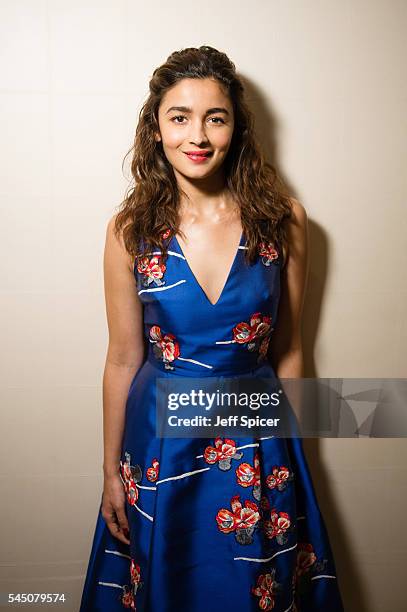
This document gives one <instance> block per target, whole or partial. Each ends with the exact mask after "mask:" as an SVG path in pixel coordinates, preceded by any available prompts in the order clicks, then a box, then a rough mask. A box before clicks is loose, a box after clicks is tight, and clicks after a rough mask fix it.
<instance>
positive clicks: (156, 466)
mask: <svg viewBox="0 0 407 612" xmlns="http://www.w3.org/2000/svg"><path fill="white" fill-rule="evenodd" d="M159 473H160V463H159V461H158V459H156V458H155V457H154V459H153V461H152V467H149V468H147V471H146V478H147V479H148V480H149V481H150V482H155V481H156V480H157V478H158V474H159Z"/></svg>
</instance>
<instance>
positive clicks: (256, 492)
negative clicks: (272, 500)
mask: <svg viewBox="0 0 407 612" xmlns="http://www.w3.org/2000/svg"><path fill="white" fill-rule="evenodd" d="M253 463H254V465H251V464H250V463H241V464H240V465H239V466H238V467H237V468H236V476H237V483H238V484H239V485H240V486H242V487H253V497H254V498H255V499H257V500H260V497H261V483H260V461H259V453H258V452H256V454H255V455H254V462H253Z"/></svg>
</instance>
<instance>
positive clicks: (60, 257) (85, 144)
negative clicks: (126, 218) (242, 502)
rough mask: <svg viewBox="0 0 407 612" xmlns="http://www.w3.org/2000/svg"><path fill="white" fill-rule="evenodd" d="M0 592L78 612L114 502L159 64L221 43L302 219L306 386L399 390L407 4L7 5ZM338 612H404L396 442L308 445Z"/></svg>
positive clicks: (401, 451)
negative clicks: (105, 493)
mask: <svg viewBox="0 0 407 612" xmlns="http://www.w3.org/2000/svg"><path fill="white" fill-rule="evenodd" d="M0 7H1V14H0V40H1V43H0V45H1V60H0V67H1V81H0V87H1V91H0V104H1V112H0V122H1V127H0V129H1V135H2V140H1V142H2V146H1V153H0V155H1V159H0V192H1V200H2V220H1V229H0V232H1V240H0V245H1V267H2V281H1V289H0V291H1V302H2V318H1V324H2V325H1V327H2V329H1V343H2V349H3V350H2V363H1V372H2V379H1V406H2V408H1V432H2V433H1V444H0V449H1V450H0V453H1V462H0V470H1V472H0V478H1V498H2V504H1V517H0V518H1V528H0V529H1V553H0V554H1V558H0V565H1V576H0V578H1V582H0V591H2V592H9V591H11V592H21V591H24V592H33V591H34V592H64V593H66V595H67V597H68V598H69V599H70V603H68V604H66V606H64V607H63V609H65V610H69V611H71V610H72V611H75V610H77V609H78V606H79V598H80V593H81V589H82V585H83V579H84V573H85V570H86V566H87V562H88V558H89V554H90V546H91V541H92V537H93V530H94V526H95V521H96V516H97V510H98V506H99V502H100V496H101V490H102V489H101V487H102V469H101V465H102V404H101V397H102V395H101V383H102V373H103V366H104V360H105V355H106V347H107V325H106V321H105V307H104V296H103V270H102V257H103V247H104V238H105V230H106V224H107V221H108V219H109V218H110V217H111V216H112V215H113V214H114V212H115V207H116V206H117V205H118V204H119V203H120V201H121V200H122V199H123V197H124V192H125V188H126V186H127V179H126V178H125V176H123V174H122V169H121V163H122V160H123V157H124V155H125V154H126V152H127V150H128V149H129V148H130V146H131V145H132V141H133V137H134V131H135V126H136V123H137V118H138V112H139V110H140V107H141V104H142V102H143V101H144V100H145V97H146V95H147V92H148V80H149V78H150V77H151V74H152V72H153V70H154V68H155V67H156V66H158V65H159V64H161V63H162V62H163V61H165V59H166V57H167V56H168V55H169V54H170V53H171V52H172V51H174V50H179V49H181V48H185V47H188V46H199V45H201V44H209V45H212V46H214V47H217V48H218V49H220V50H223V51H225V52H226V53H227V54H228V55H229V56H230V58H231V59H232V60H233V61H234V62H235V63H236V66H237V67H238V70H239V72H240V74H241V75H242V77H243V78H244V80H245V83H246V87H247V96H248V98H249V101H250V103H251V105H252V108H253V110H254V112H255V115H256V126H257V131H258V133H259V135H260V138H261V141H262V143H263V145H264V147H265V149H266V152H267V154H268V156H269V157H270V159H271V160H272V161H273V162H274V163H275V164H276V165H277V166H278V168H279V169H280V171H281V173H282V175H283V177H284V178H285V180H286V181H287V183H288V185H289V187H290V189H291V190H292V192H293V195H295V196H296V197H297V198H298V199H299V200H300V201H301V202H302V203H303V204H304V206H305V207H306V209H307V212H308V216H309V223H310V238H311V273H310V280H309V287H308V292H307V303H306V308H305V318H304V341H305V356H306V376H310V377H312V376H320V377H405V376H406V365H405V364H406V362H407V352H406V346H407V326H406V317H405V313H406V289H407V288H406V265H407V249H406V241H405V224H406V210H405V207H403V204H404V202H405V199H406V191H407V189H406V176H407V174H406V172H405V162H406V142H407V134H406V118H405V108H406V102H407V96H406V93H407V90H406V80H405V79H403V76H404V75H403V72H404V70H403V68H404V58H405V51H406V49H405V46H406V45H405V31H406V17H407V3H406V2H405V1H403V0H399V1H397V0H344V1H342V2H338V1H337V0H324V1H318V0H303V1H299V0H291V1H287V0H284V1H273V0H269V1H265V0H263V1H261V0H251V2H246V1H242V0H233V1H231V0H226V1H223V2H214V1H213V0H207V2H205V3H204V4H202V3H200V4H199V5H198V4H196V3H189V4H188V3H180V4H177V3H173V2H136V1H131V0H92V1H89V0H85V1H84V0H80V1H79V0H49V1H48V2H47V1H45V0H1V3H0ZM304 446H305V449H306V452H307V455H308V457H309V461H310V465H311V469H312V473H313V477H314V481H315V487H316V490H317V494H318V498H319V501H320V506H321V510H322V512H323V515H324V518H325V520H326V523H327V527H328V531H329V535H330V539H331V544H332V547H333V550H334V555H335V560H336V564H337V570H338V579H339V581H340V585H341V586H342V590H343V593H344V598H345V601H346V610H347V612H389V610H391V611H392V612H402V611H403V610H405V605H406V595H405V567H406V561H407V554H406V553H407V539H406V530H405V512H406V498H407V479H406V475H407V469H406V465H407V463H406V459H407V446H406V442H405V440H403V439H364V440H360V439H359V440H358V439H356V440H346V439H340V440H333V439H325V440H306V441H305V442H304Z"/></svg>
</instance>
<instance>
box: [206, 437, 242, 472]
mask: <svg viewBox="0 0 407 612" xmlns="http://www.w3.org/2000/svg"><path fill="white" fill-rule="evenodd" d="M242 456H243V453H238V452H237V451H236V442H235V441H234V440H230V439H229V438H225V440H224V441H222V438H220V437H217V438H215V446H207V447H206V448H205V451H204V459H205V461H206V463H209V464H211V465H213V464H214V463H218V467H219V469H220V470H224V471H226V470H230V467H231V461H232V459H240V458H241V457H242Z"/></svg>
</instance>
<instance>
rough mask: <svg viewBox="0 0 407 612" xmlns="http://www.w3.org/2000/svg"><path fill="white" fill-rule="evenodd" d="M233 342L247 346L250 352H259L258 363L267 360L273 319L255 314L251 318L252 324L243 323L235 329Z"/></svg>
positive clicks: (258, 313) (259, 313)
mask: <svg viewBox="0 0 407 612" xmlns="http://www.w3.org/2000/svg"><path fill="white" fill-rule="evenodd" d="M232 331H233V340H234V341H235V342H237V343H238V344H247V349H248V350H249V351H257V350H258V351H259V356H258V361H262V360H264V359H265V357H266V355H267V350H268V345H269V342H270V335H271V332H272V331H273V328H272V327H271V317H270V316H268V315H263V314H262V313H261V312H255V313H254V314H252V316H251V317H250V322H249V323H246V321H242V322H241V323H238V324H237V325H236V326H235V327H234V328H233V330H232Z"/></svg>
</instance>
